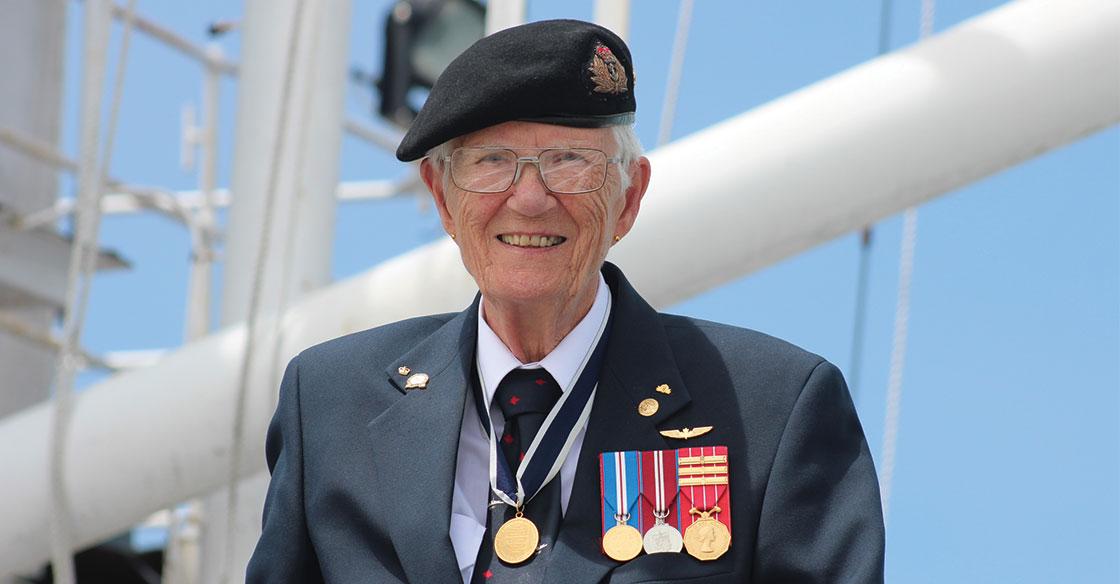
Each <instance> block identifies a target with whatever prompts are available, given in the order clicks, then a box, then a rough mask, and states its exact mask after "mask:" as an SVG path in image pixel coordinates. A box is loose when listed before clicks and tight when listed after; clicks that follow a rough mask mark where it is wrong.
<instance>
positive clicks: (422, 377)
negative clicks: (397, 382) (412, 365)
mask: <svg viewBox="0 0 1120 584" xmlns="http://www.w3.org/2000/svg"><path fill="white" fill-rule="evenodd" d="M426 387H428V374H427V373H413V374H412V375H409V376H408V379H406V380H405V382H404V388H405V389H424V388H426Z"/></svg>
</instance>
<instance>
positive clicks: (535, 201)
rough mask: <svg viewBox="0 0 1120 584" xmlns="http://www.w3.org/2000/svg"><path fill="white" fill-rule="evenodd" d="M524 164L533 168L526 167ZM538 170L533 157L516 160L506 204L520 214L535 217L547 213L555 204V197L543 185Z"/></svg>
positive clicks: (537, 164)
mask: <svg viewBox="0 0 1120 584" xmlns="http://www.w3.org/2000/svg"><path fill="white" fill-rule="evenodd" d="M526 166H532V167H533V168H529V169H526V168H525V167H526ZM540 170H541V167H540V165H539V163H538V162H537V160H536V159H535V158H519V159H518V160H517V174H515V175H514V178H513V185H512V186H511V187H510V189H511V193H510V196H509V198H508V199H506V204H507V205H509V207H510V208H511V209H513V210H514V211H516V212H517V213H519V214H521V215H524V216H527V217H536V216H539V215H543V214H544V213H547V212H548V211H549V210H551V209H552V208H553V207H554V206H555V205H556V197H555V196H554V195H553V194H552V193H551V192H549V190H548V188H547V187H545V186H544V179H543V178H541V172H540Z"/></svg>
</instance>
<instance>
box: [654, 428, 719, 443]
mask: <svg viewBox="0 0 1120 584" xmlns="http://www.w3.org/2000/svg"><path fill="white" fill-rule="evenodd" d="M712 428H713V426H697V427H695V428H681V429H679V430H661V431H660V432H659V434H661V435H662V436H664V437H666V438H676V439H677V440H688V439H689V438H695V437H697V436H703V435H704V434H707V433H708V432H711V431H712Z"/></svg>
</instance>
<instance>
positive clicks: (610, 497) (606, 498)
mask: <svg viewBox="0 0 1120 584" xmlns="http://www.w3.org/2000/svg"><path fill="white" fill-rule="evenodd" d="M638 464H639V458H638V452H637V451H634V450H632V451H629V452H604V453H603V454H602V468H603V503H604V505H603V532H604V533H606V532H607V530H609V529H610V528H612V527H614V526H616V525H619V524H626V525H630V526H632V527H634V528H637V527H638V514H637V513H635V512H634V511H635V510H636V508H637V506H638V505H637V504H638V498H639V497H641V491H640V489H639V488H638V477H639V468H638Z"/></svg>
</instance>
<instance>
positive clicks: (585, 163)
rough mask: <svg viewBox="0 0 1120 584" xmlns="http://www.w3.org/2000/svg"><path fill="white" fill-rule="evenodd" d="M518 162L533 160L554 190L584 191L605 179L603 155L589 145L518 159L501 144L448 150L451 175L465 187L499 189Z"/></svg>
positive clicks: (507, 183)
mask: <svg viewBox="0 0 1120 584" xmlns="http://www.w3.org/2000/svg"><path fill="white" fill-rule="evenodd" d="M522 162H527V163H533V162H536V164H537V167H538V168H539V169H540V174H541V179H542V180H543V181H544V186H545V187H546V188H547V189H548V190H550V191H552V192H555V193H565V194H574V193H586V192H590V191H594V190H598V189H600V188H602V187H603V184H604V183H605V182H606V170H607V155H606V154H604V153H603V152H602V151H599V150H595V149H593V148H554V149H547V150H543V151H542V152H541V153H540V154H539V155H538V156H536V157H523V158H520V159H519V158H518V156H517V153H515V152H514V151H513V150H508V149H505V148H459V149H456V150H455V151H454V152H452V154H451V178H452V180H454V181H455V184H456V186H458V187H459V188H461V189H464V190H467V191H472V192H476V193H500V192H503V191H505V190H506V189H508V188H509V187H510V186H511V185H512V184H513V181H514V179H515V178H516V177H517V168H518V166H519V165H520V164H521V163H522ZM522 172H525V170H524V169H523V170H522Z"/></svg>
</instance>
